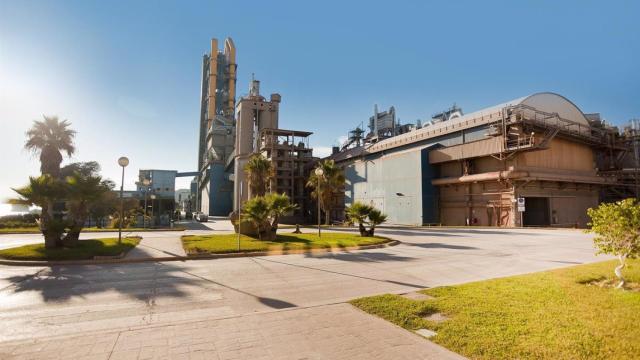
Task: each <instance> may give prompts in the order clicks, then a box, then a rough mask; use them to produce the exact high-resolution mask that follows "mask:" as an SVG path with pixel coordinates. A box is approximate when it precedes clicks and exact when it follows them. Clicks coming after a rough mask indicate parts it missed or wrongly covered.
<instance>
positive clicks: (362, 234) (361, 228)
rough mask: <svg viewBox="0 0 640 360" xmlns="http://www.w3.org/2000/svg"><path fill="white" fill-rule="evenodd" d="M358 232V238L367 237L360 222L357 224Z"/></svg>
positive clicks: (365, 230)
mask: <svg viewBox="0 0 640 360" xmlns="http://www.w3.org/2000/svg"><path fill="white" fill-rule="evenodd" d="M358 230H360V236H367V228H365V227H364V225H363V224H362V223H361V222H358Z"/></svg>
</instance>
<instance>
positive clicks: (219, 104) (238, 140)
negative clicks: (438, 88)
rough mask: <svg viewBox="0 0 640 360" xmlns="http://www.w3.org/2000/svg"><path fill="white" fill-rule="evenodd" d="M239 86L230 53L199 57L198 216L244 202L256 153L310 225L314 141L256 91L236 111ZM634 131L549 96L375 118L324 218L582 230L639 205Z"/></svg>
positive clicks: (348, 155) (351, 145) (349, 158)
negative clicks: (350, 209) (247, 169)
mask: <svg viewBox="0 0 640 360" xmlns="http://www.w3.org/2000/svg"><path fill="white" fill-rule="evenodd" d="M236 74H237V63H236V47H235V45H234V43H233V41H232V40H231V39H230V38H227V39H226V40H225V42H224V47H223V49H222V50H220V49H219V48H218V41H217V40H216V39H213V40H212V41H211V52H210V53H209V54H206V55H205V56H204V57H203V66H202V88H201V93H202V96H201V116H200V134H199V142H198V164H197V165H198V171H197V172H195V173H185V174H194V175H196V176H195V180H194V182H193V183H192V196H193V197H194V199H195V207H196V209H198V210H199V211H201V212H202V213H204V214H208V215H218V216H227V215H229V213H230V212H231V211H233V210H236V209H237V208H238V205H239V204H240V203H242V202H243V201H246V199H247V191H246V188H247V184H246V179H245V174H244V171H243V167H244V164H245V163H246V161H247V159H248V158H249V157H250V156H251V155H252V154H255V153H262V154H263V155H264V156H265V157H266V158H268V159H270V160H271V161H272V164H273V165H274V169H275V176H274V178H273V179H272V180H271V184H270V185H271V190H272V191H277V192H279V193H286V194H287V195H289V197H290V198H291V199H292V200H293V201H294V202H295V203H297V204H298V205H299V209H298V210H296V211H297V213H296V214H294V218H295V219H296V221H297V222H304V221H308V222H312V221H313V220H312V219H314V216H315V215H314V213H313V212H314V210H313V209H314V208H315V206H314V205H313V204H314V202H313V200H312V199H310V197H309V194H308V193H307V190H306V189H305V186H304V184H305V181H306V178H307V177H308V175H309V173H310V171H312V169H313V167H314V165H315V164H316V163H317V161H319V160H320V159H319V158H317V157H313V152H312V151H313V150H312V149H311V148H310V147H309V140H308V139H309V136H310V135H311V134H312V133H311V132H308V131H300V130H287V129H280V128H279V124H278V114H279V111H280V103H281V96H280V95H279V94H277V93H273V94H271V95H270V96H269V98H268V99H267V98H266V97H264V96H262V95H261V94H260V82H259V81H257V80H255V79H252V81H251V84H250V87H249V93H248V95H247V96H243V97H240V98H238V100H237V101H236ZM360 121H361V119H354V123H357V122H360ZM637 123H638V121H637V120H636V121H632V126H630V127H628V128H625V129H624V131H620V130H619V129H618V128H616V127H612V126H610V125H608V124H607V123H605V121H604V120H602V119H601V117H600V114H598V113H584V112H583V111H581V110H580V109H579V108H578V107H577V106H576V105H575V104H574V103H572V102H571V101H570V100H569V99H567V98H565V97H564V96H562V95H559V94H555V93H551V92H543V93H535V94H530V95H528V96H524V97H521V98H518V99H515V100H511V101H508V102H505V103H502V104H499V105H495V106H490V107H487V108H485V109H482V110H480V111H475V112H472V113H468V114H465V113H464V111H463V109H462V108H461V107H458V106H456V105H454V106H453V107H451V108H450V109H447V110H445V111H441V112H438V113H437V114H434V115H433V116H432V117H431V119H428V120H422V121H417V122H416V123H415V124H413V123H411V124H402V125H401V124H399V122H398V121H397V118H396V109H395V108H394V107H390V108H389V109H388V110H386V111H378V108H377V106H376V107H375V108H374V114H373V116H372V117H371V118H370V119H369V122H368V131H365V130H364V129H363V128H362V127H357V128H355V129H354V130H351V131H349V137H348V140H347V141H346V142H345V143H344V144H342V145H341V146H337V147H334V148H333V153H332V154H331V155H330V156H329V157H328V158H327V159H332V160H334V161H335V162H336V164H338V165H339V166H340V167H341V168H342V169H343V171H344V175H345V178H346V183H345V188H344V193H340V194H337V195H336V196H335V204H336V207H335V210H334V211H333V212H332V213H331V214H329V216H330V217H331V221H332V222H334V223H335V222H341V221H343V220H344V208H345V207H346V206H349V205H350V204H352V203H354V202H355V201H361V202H365V203H368V204H372V205H375V206H376V207H377V208H379V209H381V210H382V211H383V212H384V213H386V214H388V216H389V223H392V224H404V225H428V224H442V225H458V226H498V227H519V226H554V227H584V226H586V224H587V222H588V218H587V215H586V210H587V209H588V208H589V207H593V206H596V205H597V204H598V203H600V202H603V201H613V200H618V199H621V198H625V197H634V196H637V195H638V188H639V187H638V171H637V170H638V168H639V167H640V166H638V156H639V154H638V146H637V145H638V138H639V136H638V135H639V134H640V132H639V128H638V126H637V125H638V124H637ZM345 130H346V129H345ZM243 189H244V190H243Z"/></svg>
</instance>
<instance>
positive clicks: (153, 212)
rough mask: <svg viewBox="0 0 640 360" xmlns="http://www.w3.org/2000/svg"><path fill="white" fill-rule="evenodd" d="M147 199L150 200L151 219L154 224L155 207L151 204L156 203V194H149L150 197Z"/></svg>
mask: <svg viewBox="0 0 640 360" xmlns="http://www.w3.org/2000/svg"><path fill="white" fill-rule="evenodd" d="M149 197H150V198H151V219H152V220H153V221H154V223H155V220H156V214H155V211H156V208H155V206H154V205H153V204H154V203H155V201H156V194H151V195H149ZM152 226H155V224H153V225H152Z"/></svg>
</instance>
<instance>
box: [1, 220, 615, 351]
mask: <svg viewBox="0 0 640 360" xmlns="http://www.w3.org/2000/svg"><path fill="white" fill-rule="evenodd" d="M214 227H215V226H214ZM192 231H198V230H192ZM220 231H222V230H220ZM380 234H381V235H386V236H389V237H393V238H395V239H398V240H401V241H402V242H403V243H402V244H401V245H398V246H395V247H389V248H385V249H376V250H367V251H359V252H351V253H335V254H314V255H310V254H307V255H285V256H270V257H255V258H236V259H217V260H206V261H204V260H203V261H185V262H167V263H143V264H126V265H95V266H57V267H53V268H10V267H0V305H1V306H0V323H2V324H3V327H2V328H0V349H7V350H5V353H4V355H5V357H6V356H8V355H9V354H11V353H13V352H16V353H14V355H13V356H16V357H17V352H20V351H27V352H28V351H42V350H47V349H49V348H55V347H56V346H60V344H72V345H73V346H71V345H69V346H66V347H65V348H71V349H72V350H66V351H68V352H69V354H67V356H68V357H70V358H71V357H73V358H78V357H81V356H88V357H91V356H94V357H98V356H102V357H104V358H108V357H109V356H112V358H119V357H126V356H133V357H134V358H136V357H138V356H140V357H144V356H146V355H149V353H150V352H152V353H153V354H155V355H154V356H159V355H171V356H172V357H173V356H178V355H179V354H183V355H184V354H186V355H187V356H188V355H189V354H191V355H194V354H201V355H202V354H205V357H211V356H213V355H217V356H219V357H220V358H226V357H230V358H231V357H234V356H235V357H239V358H254V355H256V354H258V353H259V354H263V355H265V357H266V358H280V357H282V358H305V357H306V358H338V357H341V356H342V357H345V358H346V357H349V358H372V357H373V355H374V354H381V355H380V357H381V358H416V357H417V358H444V357H447V356H452V354H450V353H446V352H444V350H442V349H441V348H439V347H437V346H435V345H434V344H432V343H430V342H428V341H425V340H423V339H421V338H419V337H417V335H414V334H412V333H409V332H406V331H400V330H399V329H398V328H396V327H395V326H393V325H391V324H388V323H386V322H381V321H378V319H374V318H372V317H371V316H369V315H366V314H363V313H361V312H359V311H358V310H356V309H355V308H352V307H350V306H349V305H346V304H343V303H344V302H345V301H347V300H350V299H353V298H356V297H361V296H366V295H374V294H381V293H404V292H410V291H415V290H416V289H422V288H428V287H434V286H439V285H448V284H456V283H463V282H468V281H474V280H481V279H487V278H494V277H501V276H508V275H513V274H520V273H527V272H533V271H539V270H544V269H551V268H557V267H563V266H570V265H574V264H580V263H585V262H593V261H600V260H605V259H606V258H604V257H595V256H594V255H593V248H592V243H591V240H590V236H588V235H585V234H583V233H581V232H579V231H573V230H498V229H496V230H481V229H478V230H467V229H433V230H410V229H384V230H381V231H380ZM92 235H93V234H92ZM144 236H145V237H147V238H149V239H152V238H153V237H154V236H158V237H160V238H162V237H165V236H167V234H166V233H162V234H159V233H145V235H144ZM174 236H175V234H174ZM300 319H303V320H300ZM305 319H306V320H305ZM321 320H322V321H321ZM197 328H203V329H207V330H206V331H204V330H203V332H198V331H196V330H193V329H197ZM363 331H367V334H368V335H369V336H370V337H371V338H375V339H379V338H384V339H386V340H384V341H385V342H383V343H382V345H380V344H378V345H372V343H371V342H369V341H366V338H362V337H359V335H357V334H361V333H362V332H363ZM229 332H230V333H232V334H242V336H240V335H238V336H236V337H225V336H223V335H219V336H221V338H218V337H217V336H218V335H216V336H214V335H202V336H195V335H194V334H195V333H198V334H205V333H206V334H223V333H229ZM80 334H82V335H83V336H82V337H77V335H80ZM141 334H143V335H141ZM336 334H338V335H340V334H341V335H340V336H338V335H336ZM348 334H350V335H348ZM52 336H56V337H63V339H62V340H55V341H53V340H52V339H51V337H52ZM143 338H150V339H156V340H154V341H156V343H157V344H158V346H157V348H159V349H161V350H157V351H158V352H153V351H155V350H153V349H152V348H153V347H152V348H149V346H150V345H149V343H147V342H146V341H145V340H142V339H143ZM239 338H242V339H245V338H246V339H245V340H246V341H244V340H243V341H241V340H238V339H239ZM294 338H295V339H296V340H297V342H296V341H294V340H293V339H294ZM28 339H31V341H29V342H28V344H30V345H27V343H25V341H26V340H28ZM33 339H37V340H33ZM131 339H137V340H131ZM176 339H180V340H181V341H176ZM214 339H215V341H214ZM34 341H35V342H34ZM150 343H152V344H153V343H154V342H153V341H151V342H150ZM180 344H182V345H183V346H180ZM185 344H186V345H185ZM265 344H270V345H269V346H268V347H265ZM332 344H337V345H335V346H333V345H332ZM185 349H186V350H185ZM336 349H343V351H337V350H336ZM349 349H356V350H353V351H352V350H349ZM92 352H93V353H92ZM374 352H375V353H374ZM54 353H55V352H54ZM35 354H37V353H35ZM40 354H42V353H40ZM55 354H58V355H60V353H55ZM65 354H66V353H65ZM153 354H152V355H153ZM287 354H288V356H280V355H287ZM340 354H345V355H344V356H343V355H340ZM2 355H3V353H2V351H1V350H0V358H2V357H3V356H2ZM29 355H34V353H29ZM143 355H144V356H143ZM338 355H340V356H338ZM60 356H62V355H60Z"/></svg>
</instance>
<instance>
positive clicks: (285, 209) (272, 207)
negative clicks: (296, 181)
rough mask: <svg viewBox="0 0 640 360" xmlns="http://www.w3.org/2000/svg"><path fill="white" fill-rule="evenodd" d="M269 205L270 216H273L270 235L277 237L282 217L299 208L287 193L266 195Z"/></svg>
mask: <svg viewBox="0 0 640 360" xmlns="http://www.w3.org/2000/svg"><path fill="white" fill-rule="evenodd" d="M265 199H266V201H267V203H268V205H269V216H270V218H271V234H270V237H272V238H275V236H276V232H277V231H278V222H279V221H280V217H282V216H283V215H285V214H287V213H289V212H291V211H293V210H295V209H297V208H298V206H297V205H296V204H292V203H291V200H290V199H289V197H288V196H287V195H286V194H276V193H270V194H267V195H266V196H265Z"/></svg>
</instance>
